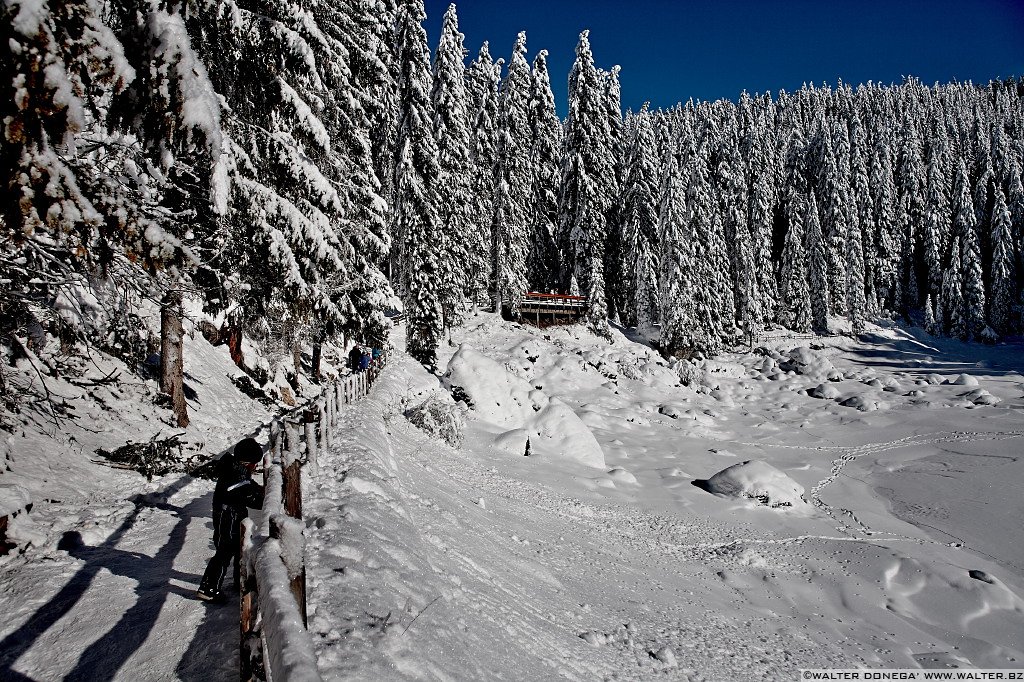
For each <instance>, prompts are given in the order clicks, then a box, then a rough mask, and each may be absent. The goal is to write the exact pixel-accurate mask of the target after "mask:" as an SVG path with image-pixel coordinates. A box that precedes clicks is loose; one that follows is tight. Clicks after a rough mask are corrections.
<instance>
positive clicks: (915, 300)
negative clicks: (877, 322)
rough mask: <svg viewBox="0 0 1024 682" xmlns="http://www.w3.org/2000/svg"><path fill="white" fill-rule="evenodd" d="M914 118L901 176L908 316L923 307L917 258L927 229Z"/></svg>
mask: <svg viewBox="0 0 1024 682" xmlns="http://www.w3.org/2000/svg"><path fill="white" fill-rule="evenodd" d="M915 106H916V105H915ZM914 116H916V114H915V115H912V117H909V118H908V119H907V123H906V126H905V127H904V130H903V137H902V139H901V146H900V157H899V159H900V161H899V172H898V176H897V186H898V188H899V197H900V198H899V211H900V222H901V223H902V235H901V237H900V241H899V247H900V261H899V262H900V264H899V269H900V270H901V271H902V277H901V279H900V283H901V284H902V285H903V291H902V298H901V301H900V304H899V306H898V307H897V310H898V311H899V312H907V311H909V310H910V309H911V308H916V307H917V306H919V305H921V298H920V290H921V283H920V281H919V280H918V271H917V266H916V264H917V259H916V258H915V255H916V253H917V249H918V243H919V241H920V239H921V235H922V232H923V229H924V228H923V224H924V196H925V193H924V187H925V170H924V162H923V156H922V153H921V136H920V132H919V129H918V126H917V124H916V118H915V117H914Z"/></svg>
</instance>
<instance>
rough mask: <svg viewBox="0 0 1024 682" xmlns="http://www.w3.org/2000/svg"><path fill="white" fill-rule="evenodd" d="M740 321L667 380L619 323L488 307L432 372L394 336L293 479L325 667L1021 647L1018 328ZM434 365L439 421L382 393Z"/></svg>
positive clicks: (705, 664)
mask: <svg viewBox="0 0 1024 682" xmlns="http://www.w3.org/2000/svg"><path fill="white" fill-rule="evenodd" d="M396 342H397V343H398V345H401V339H396ZM762 343H763V344H764V346H763V349H761V350H760V351H759V352H757V353H745V354H742V355H728V356H724V357H722V358H719V359H717V360H716V361H714V362H709V363H706V365H705V366H704V367H703V368H700V369H698V370H694V369H691V370H689V371H688V372H686V373H685V374H687V379H688V380H690V381H694V380H696V383H693V384H692V385H691V386H690V387H687V386H683V385H681V384H680V380H679V374H678V373H677V372H676V371H675V370H674V369H672V368H670V367H669V366H667V364H666V363H665V362H664V361H663V360H661V359H660V357H658V356H657V355H656V354H655V353H654V352H652V351H650V350H649V349H647V348H646V347H645V346H642V345H639V344H636V343H633V342H631V341H629V340H628V339H626V338H625V337H623V336H622V335H621V334H619V333H617V332H616V338H615V342H614V344H612V345H607V344H605V343H604V342H602V341H601V340H599V339H597V338H594V337H592V336H591V335H589V334H588V333H586V332H584V331H582V330H581V329H579V328H563V329H548V330H537V329H533V328H529V327H521V326H518V325H514V324H509V323H503V322H499V321H498V320H496V318H494V317H493V316H490V315H480V316H477V317H474V318H471V319H470V321H469V323H468V324H467V325H466V327H465V328H464V329H460V330H457V331H456V332H454V335H453V338H452V340H451V343H450V344H449V345H448V346H446V347H445V348H444V349H442V351H443V357H442V358H441V363H440V366H441V367H445V366H446V363H448V361H449V360H451V359H452V358H453V357H454V361H453V362H451V364H450V365H449V366H450V368H451V371H450V372H449V373H448V374H447V375H446V376H445V377H444V379H443V380H439V379H438V378H437V377H433V376H430V375H428V374H426V373H425V372H424V371H423V370H422V369H421V368H420V367H419V366H418V365H416V364H415V363H413V362H411V361H409V360H408V359H406V358H403V357H402V356H399V359H398V360H397V361H396V362H395V363H393V364H392V366H391V367H390V368H389V369H388V370H387V371H386V373H385V375H384V377H383V378H382V380H381V382H380V383H379V384H378V385H377V386H376V387H375V389H374V395H373V397H372V398H371V399H370V400H367V401H365V402H363V403H362V404H360V405H359V406H357V407H356V408H354V410H353V411H352V413H351V414H350V418H349V419H348V426H347V427H346V428H345V429H344V431H343V433H342V434H341V437H340V438H339V443H338V445H337V446H336V447H335V449H334V450H333V451H332V452H329V453H326V454H325V455H324V456H322V458H321V462H322V467H323V476H322V477H321V478H320V479H319V480H318V481H317V482H316V483H315V484H314V486H313V490H311V491H310V492H309V495H310V497H309V498H308V499H310V500H311V502H310V503H309V506H308V507H307V514H308V518H307V524H308V526H309V531H308V534H309V554H310V562H311V564H312V567H311V569H310V571H311V572H310V576H309V580H310V595H311V600H312V602H313V606H312V609H311V611H312V615H311V620H310V629H311V630H312V632H313V635H314V639H315V641H316V643H317V647H318V652H319V655H320V663H321V669H322V670H323V672H324V673H325V676H326V677H327V678H329V679H401V678H426V679H530V680H533V679H559V678H569V679H599V678H604V679H658V678H667V679H686V678H688V677H689V678H694V679H713V680H721V679H794V676H795V674H796V672H795V671H796V669H797V668H800V667H857V666H869V667H915V666H921V667H943V666H951V665H957V666H966V665H974V666H984V667H995V668H1019V667H1024V645H1022V642H1024V600H1022V595H1024V527H1022V524H1021V519H1022V518H1024V506H1022V498H1021V493H1020V491H1021V490H1022V482H1024V461H1022V458H1021V456H1020V453H1021V451H1022V446H1024V412H1022V410H1024V398H1022V394H1024V378H1022V376H1021V369H1022V368H1021V364H1022V363H1024V352H1022V351H1024V348H1022V347H1021V346H1020V345H1000V346H995V347H985V346H969V345H964V344H960V343H958V342H950V341H946V340H936V339H932V338H930V337H927V336H924V335H920V336H919V337H915V336H914V335H913V334H911V333H910V332H907V331H905V330H901V329H896V328H892V329H889V328H873V330H872V331H871V332H870V333H869V334H868V335H867V336H866V337H865V338H864V339H863V340H862V341H860V342H856V341H853V340H851V339H849V338H846V337H831V338H826V339H817V340H815V339H793V338H788V339H787V338H777V339H773V340H767V341H763V342H762ZM464 344H465V345H464ZM812 344H813V346H812ZM449 391H451V392H454V393H455V395H456V396H457V397H458V398H459V399H466V400H469V401H472V402H473V404H474V409H473V410H470V411H469V412H467V413H466V414H465V416H464V418H465V420H466V423H467V427H466V433H465V437H464V440H463V441H462V443H461V445H460V447H458V448H457V449H456V448H453V447H451V446H449V445H447V444H446V443H444V442H442V441H441V440H440V439H439V438H436V437H432V436H430V435H428V434H426V433H424V432H423V431H421V430H419V429H417V428H416V427H414V426H412V425H411V424H410V423H409V422H408V421H407V420H406V419H405V418H404V417H403V413H404V411H405V410H406V409H407V408H408V407H410V406H413V405H415V404H417V403H418V402H421V401H423V400H424V399H425V398H427V397H428V396H430V395H431V394H433V395H434V396H435V397H434V399H435V400H438V399H441V400H445V399H446V398H445V394H447V393H448V392H449ZM815 396H820V397H815ZM448 402H449V403H451V402H452V401H451V400H450V399H449V400H448ZM563 406H566V407H568V408H569V414H566V413H565V411H563V410H562V407H563ZM584 432H586V433H584ZM567 434H571V435H574V436H575V437H574V438H569V439H565V438H562V437H561V436H564V435H567ZM589 434H593V437H594V439H595V442H594V443H590V441H589V440H588V439H587V436H589ZM527 439H529V442H530V446H531V448H530V455H529V456H524V455H525V446H526V442H527ZM595 445H596V447H597V451H596V452H595V451H594V450H593V447H594V446H595ZM601 459H603V463H602V462H601V461H600V460H601ZM748 461H749V462H751V464H749V465H746V466H740V467H734V468H732V469H730V471H729V472H726V473H725V474H723V475H721V476H718V477H715V474H718V473H719V472H722V471H723V470H725V469H727V468H729V467H732V466H733V465H738V464H741V463H743V462H748ZM801 493H802V496H801Z"/></svg>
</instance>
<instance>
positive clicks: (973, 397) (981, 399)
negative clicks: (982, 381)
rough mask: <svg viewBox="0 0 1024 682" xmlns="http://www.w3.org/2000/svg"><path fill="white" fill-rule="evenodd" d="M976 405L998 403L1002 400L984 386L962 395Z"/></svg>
mask: <svg viewBox="0 0 1024 682" xmlns="http://www.w3.org/2000/svg"><path fill="white" fill-rule="evenodd" d="M972 378H973V377H972ZM960 397H961V398H964V399H966V400H970V401H971V402H972V403H974V404H975V405H998V404H999V403H1000V402H1001V401H1000V400H999V398H997V397H995V396H994V395H992V394H991V393H989V392H988V391H986V390H985V389H983V388H976V389H974V390H973V391H968V392H967V393H964V394H962V395H961V396H960Z"/></svg>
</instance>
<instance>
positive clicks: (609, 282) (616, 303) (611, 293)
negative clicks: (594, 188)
mask: <svg viewBox="0 0 1024 682" xmlns="http://www.w3.org/2000/svg"><path fill="white" fill-rule="evenodd" d="M619 71H620V67H618V66H614V67H612V69H611V71H608V72H607V73H605V72H603V71H601V72H599V73H600V76H601V77H602V79H603V81H604V109H605V116H606V117H607V126H606V127H605V128H604V135H603V136H602V144H601V146H602V148H603V150H602V152H601V156H600V158H601V160H602V161H603V162H604V163H603V167H602V169H601V172H600V173H599V175H598V178H599V180H601V184H602V189H601V194H600V197H601V200H602V203H603V204H604V209H603V210H604V215H605V229H604V235H603V238H602V240H601V257H602V259H603V261H604V266H603V273H604V274H603V278H604V280H605V289H606V292H605V293H606V295H607V299H608V313H607V314H608V317H609V318H611V319H615V320H617V319H619V315H620V311H621V310H622V308H623V307H624V306H625V299H626V292H625V290H624V289H623V288H622V268H621V258H620V256H619V254H620V253H621V252H622V230H623V225H622V220H623V215H622V201H621V199H622V196H621V188H622V174H623V166H622V157H623V142H622V88H621V85H620V83H619Z"/></svg>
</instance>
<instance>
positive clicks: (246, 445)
mask: <svg viewBox="0 0 1024 682" xmlns="http://www.w3.org/2000/svg"><path fill="white" fill-rule="evenodd" d="M235 460H236V461H238V462H251V463H256V462H261V461H263V448H262V447H261V446H260V444H259V443H257V442H256V439H255V438H244V439H242V440H240V441H238V444H237V445H236V446H235Z"/></svg>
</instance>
